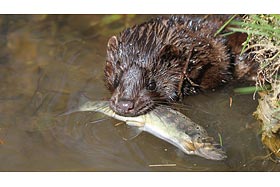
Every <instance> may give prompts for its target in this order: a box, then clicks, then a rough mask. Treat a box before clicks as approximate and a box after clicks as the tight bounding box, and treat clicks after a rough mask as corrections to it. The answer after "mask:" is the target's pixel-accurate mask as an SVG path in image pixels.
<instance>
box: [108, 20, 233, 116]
mask: <svg viewBox="0 0 280 187" xmlns="http://www.w3.org/2000/svg"><path fill="white" fill-rule="evenodd" d="M227 19H228V17H227V16H210V18H209V19H203V18H187V17H184V16H171V17H168V18H156V19H152V20H150V21H148V22H145V23H143V24H140V25H135V26H133V27H131V28H128V29H126V30H124V31H123V32H121V33H120V35H119V36H113V37H111V38H110V39H109V42H108V48H107V59H106V66H105V70H104V72H105V83H106V85H107V87H108V89H109V90H110V91H111V92H112V97H111V99H110V106H111V108H112V109H113V110H114V111H115V112H116V113H118V114H120V115H124V116H137V115H141V114H144V113H146V112H147V111H149V110H151V109H153V107H154V106H156V105H157V104H167V103H171V102H175V101H178V100H179V99H180V98H182V97H183V96H186V95H192V94H195V93H197V92H198V91H199V90H207V89H213V88H216V87H218V86H219V85H221V84H223V83H225V82H227V81H228V80H229V79H230V78H231V74H232V70H231V67H232V62H231V60H232V53H231V50H232V49H233V48H232V47H231V46H228V41H227V39H226V38H222V37H220V36H217V37H214V34H215V32H216V31H217V30H218V29H219V28H220V27H221V26H222V25H223V24H224V22H225V21H226V20H227ZM234 55H235V54H234Z"/></svg>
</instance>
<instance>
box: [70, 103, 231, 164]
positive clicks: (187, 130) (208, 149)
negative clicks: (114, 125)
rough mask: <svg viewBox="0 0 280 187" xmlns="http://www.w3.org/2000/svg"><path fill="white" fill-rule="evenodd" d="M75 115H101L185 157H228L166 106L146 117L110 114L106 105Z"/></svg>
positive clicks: (83, 108)
mask: <svg viewBox="0 0 280 187" xmlns="http://www.w3.org/2000/svg"><path fill="white" fill-rule="evenodd" d="M75 111H96V112H101V113H103V114H105V115H107V116H110V117H113V118H115V119H118V120H120V121H124V122H126V124H127V125H129V126H136V127H138V128H139V129H140V130H142V131H146V132H148V133H150V134H152V135H154V136H156V137H158V138H160V139H163V140H165V141H167V142H169V143H171V144H172V145H174V146H176V147H178V148H179V149H180V150H182V151H183V152H185V153H186V154H190V155H198V156H201V157H204V158H206V159H212V160H223V159H225V158H226V157H227V156H226V154H225V152H224V151H223V149H222V147H221V146H220V145H219V144H217V143H215V142H214V139H213V138H211V137H209V136H208V134H207V132H206V130H205V129H204V128H203V127H201V126H199V125H198V124H196V123H194V122H193V121H191V119H189V118H188V117H186V116H185V115H183V114H182V113H180V112H178V111H176V110H173V109H171V108H169V107H168V106H158V107H156V108H155V109H153V110H152V111H150V112H148V113H147V114H145V115H141V116H136V117H125V116H120V115H118V114H116V113H115V112H114V111H113V110H111V109H110V107H109V102H108V101H86V102H84V103H83V104H81V105H80V106H79V107H78V108H77V109H75ZM75 111H71V112H68V113H72V112H75Z"/></svg>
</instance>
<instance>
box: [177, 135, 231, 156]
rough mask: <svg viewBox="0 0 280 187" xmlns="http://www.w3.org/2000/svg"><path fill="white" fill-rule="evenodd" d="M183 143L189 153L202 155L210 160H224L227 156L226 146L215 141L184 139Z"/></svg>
mask: <svg viewBox="0 0 280 187" xmlns="http://www.w3.org/2000/svg"><path fill="white" fill-rule="evenodd" d="M209 138H210V137H209ZM211 139H212V138H211ZM182 145H183V148H184V151H185V152H186V153H187V154H193V155H197V156H201V157H203V158H206V159H209V160H224V159H226V158H227V155H226V152H225V151H224V148H223V147H222V146H221V145H220V144H217V143H215V142H198V141H193V142H189V141H184V142H183V143H182Z"/></svg>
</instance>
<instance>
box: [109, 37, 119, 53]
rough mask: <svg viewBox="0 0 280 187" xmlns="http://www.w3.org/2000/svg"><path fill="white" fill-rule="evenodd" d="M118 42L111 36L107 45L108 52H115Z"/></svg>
mask: <svg viewBox="0 0 280 187" xmlns="http://www.w3.org/2000/svg"><path fill="white" fill-rule="evenodd" d="M118 45H119V42H118V39H117V37H116V36H112V37H111V38H110V39H109V41H108V44H107V47H108V49H107V50H108V51H116V50H117V48H118Z"/></svg>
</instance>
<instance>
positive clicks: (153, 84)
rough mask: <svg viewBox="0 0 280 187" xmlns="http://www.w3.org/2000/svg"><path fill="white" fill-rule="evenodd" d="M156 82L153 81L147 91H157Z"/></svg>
mask: <svg viewBox="0 0 280 187" xmlns="http://www.w3.org/2000/svg"><path fill="white" fill-rule="evenodd" d="M156 86H157V85H156V81H155V80H151V81H150V82H149V84H148V85H147V90H150V91H154V90H155V89H156Z"/></svg>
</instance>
